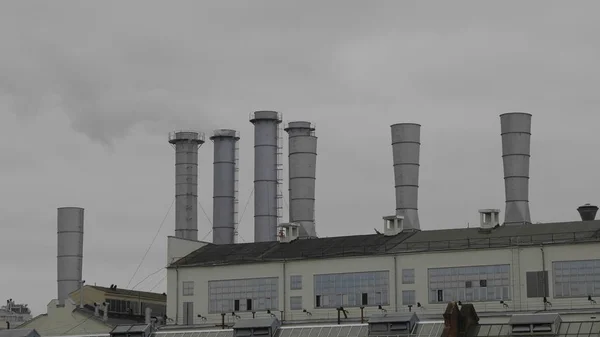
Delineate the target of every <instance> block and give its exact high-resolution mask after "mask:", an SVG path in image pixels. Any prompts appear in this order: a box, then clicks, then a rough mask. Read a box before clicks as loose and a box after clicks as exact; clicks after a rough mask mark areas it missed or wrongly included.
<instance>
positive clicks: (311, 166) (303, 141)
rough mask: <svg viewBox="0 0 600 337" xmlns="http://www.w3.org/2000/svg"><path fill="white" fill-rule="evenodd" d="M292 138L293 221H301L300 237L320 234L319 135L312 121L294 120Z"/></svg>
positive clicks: (290, 140) (290, 161)
mask: <svg viewBox="0 0 600 337" xmlns="http://www.w3.org/2000/svg"><path fill="white" fill-rule="evenodd" d="M285 131H286V132H287V133H288V138H289V167H288V169H289V182H290V185H289V193H290V218H289V220H290V222H295V223H298V224H299V225H300V230H299V236H300V237H316V236H317V231H316V228H315V179H316V165H317V137H316V136H315V128H314V126H313V125H312V124H311V123H310V122H290V123H288V125H287V127H286V128H285Z"/></svg>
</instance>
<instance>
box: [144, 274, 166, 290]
mask: <svg viewBox="0 0 600 337" xmlns="http://www.w3.org/2000/svg"><path fill="white" fill-rule="evenodd" d="M166 278H167V275H165V276H163V277H162V278H161V279H160V281H158V283H157V284H155V285H154V286H153V287H152V288H150V290H148V291H149V292H151V291H152V290H154V288H156V287H158V286H159V285H161V283H163V281H164V280H165V279H166Z"/></svg>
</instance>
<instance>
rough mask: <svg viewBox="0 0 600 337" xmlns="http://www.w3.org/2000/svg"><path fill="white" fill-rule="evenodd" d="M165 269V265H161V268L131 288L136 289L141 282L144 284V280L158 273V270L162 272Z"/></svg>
mask: <svg viewBox="0 0 600 337" xmlns="http://www.w3.org/2000/svg"><path fill="white" fill-rule="evenodd" d="M163 269H165V267H160V269H158V270H157V271H155V272H153V273H152V274H149V275H148V276H146V277H145V278H144V279H143V280H141V281H140V282H138V283H137V284H136V285H134V286H133V287H132V288H131V290H134V289H135V288H136V287H137V286H139V285H140V284H142V283H143V282H144V281H146V280H147V279H149V278H150V276H153V275H156V274H157V273H158V272H160V271H161V270H163Z"/></svg>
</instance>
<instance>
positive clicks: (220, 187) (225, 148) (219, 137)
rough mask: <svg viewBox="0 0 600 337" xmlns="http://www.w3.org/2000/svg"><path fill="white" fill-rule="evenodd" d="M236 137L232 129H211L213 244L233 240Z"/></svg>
mask: <svg viewBox="0 0 600 337" xmlns="http://www.w3.org/2000/svg"><path fill="white" fill-rule="evenodd" d="M239 139H240V137H239V135H238V133H237V132H236V131H235V130H227V129H221V130H215V131H214V133H213V135H212V136H211V137H210V140H212V141H213V143H214V146H215V149H214V162H213V165H214V170H213V177H214V182H213V230H212V232H213V241H212V242H213V243H214V244H218V245H221V244H232V243H235V240H234V239H235V222H236V219H235V216H236V209H235V208H236V204H235V202H236V196H235V192H236V186H235V183H236V178H235V177H236V174H235V172H236V143H237V141H238V140H239Z"/></svg>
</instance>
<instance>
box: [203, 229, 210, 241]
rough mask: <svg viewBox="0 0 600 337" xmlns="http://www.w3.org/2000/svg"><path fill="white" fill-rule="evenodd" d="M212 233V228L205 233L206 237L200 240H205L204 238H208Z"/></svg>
mask: <svg viewBox="0 0 600 337" xmlns="http://www.w3.org/2000/svg"><path fill="white" fill-rule="evenodd" d="M210 233H212V229H211V230H209V231H208V233H206V235H204V237H203V238H202V240H200V241H204V239H206V238H207V237H208V236H209V235H210Z"/></svg>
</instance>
